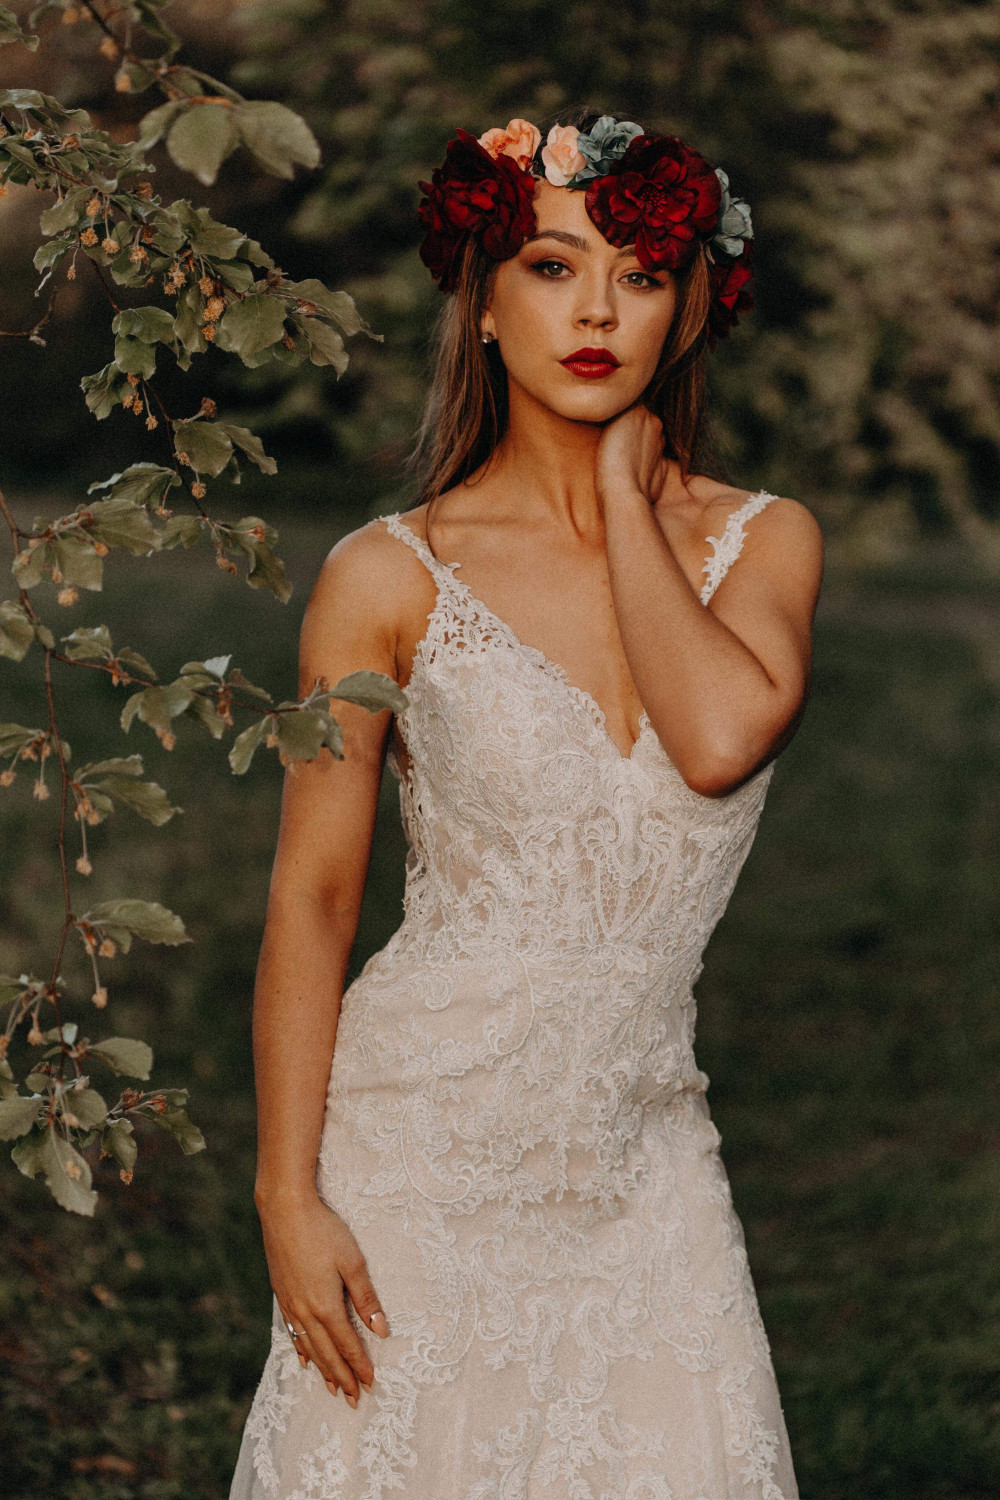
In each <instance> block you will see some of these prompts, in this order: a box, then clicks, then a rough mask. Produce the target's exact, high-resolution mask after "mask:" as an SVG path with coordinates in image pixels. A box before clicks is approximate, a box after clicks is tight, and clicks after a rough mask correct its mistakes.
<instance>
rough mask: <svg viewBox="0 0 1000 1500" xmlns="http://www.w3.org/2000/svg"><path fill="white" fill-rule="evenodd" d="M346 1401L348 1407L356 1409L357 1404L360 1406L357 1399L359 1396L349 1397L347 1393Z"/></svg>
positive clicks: (345, 1395) (345, 1394)
mask: <svg viewBox="0 0 1000 1500" xmlns="http://www.w3.org/2000/svg"><path fill="white" fill-rule="evenodd" d="M344 1399H345V1401H346V1402H347V1404H348V1406H353V1407H355V1408H356V1407H357V1404H358V1398H357V1396H349V1395H348V1394H347V1392H346V1391H345V1392H344Z"/></svg>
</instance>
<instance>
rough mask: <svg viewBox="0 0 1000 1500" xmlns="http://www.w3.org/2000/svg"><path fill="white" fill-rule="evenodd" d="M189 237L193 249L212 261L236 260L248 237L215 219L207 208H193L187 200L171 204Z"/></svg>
mask: <svg viewBox="0 0 1000 1500" xmlns="http://www.w3.org/2000/svg"><path fill="white" fill-rule="evenodd" d="M170 212H171V213H173V214H175V215H176V217H177V219H178V221H179V222H180V224H181V225H182V226H183V228H184V230H185V231H186V233H187V236H188V242H189V244H190V246H191V249H192V250H194V251H196V252H197V253H198V254H199V255H205V256H208V257H209V258H210V259H212V260H235V259H236V257H237V255H238V254H239V251H240V248H241V246H242V245H243V243H244V241H245V239H246V236H245V235H243V234H241V233H240V231H239V230H238V229H233V228H232V227H231V226H230V225H229V224H220V223H219V221H218V220H217V219H213V218H212V215H211V214H210V213H209V211H208V209H207V208H193V207H192V205H191V204H190V203H189V202H188V201H187V199H186V198H178V199H177V200H176V202H174V203H171V204H170Z"/></svg>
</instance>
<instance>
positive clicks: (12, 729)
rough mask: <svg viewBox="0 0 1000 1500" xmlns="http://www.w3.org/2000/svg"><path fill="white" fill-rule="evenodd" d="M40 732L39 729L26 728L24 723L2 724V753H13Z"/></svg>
mask: <svg viewBox="0 0 1000 1500" xmlns="http://www.w3.org/2000/svg"><path fill="white" fill-rule="evenodd" d="M40 733H41V730H39V729H25V727H24V725H23V724H0V755H4V756H8V757H9V756H11V755H13V754H14V752H15V750H20V748H21V746H22V745H26V744H27V743H28V741H29V740H33V739H34V738H35V737H36V735H38V734H40Z"/></svg>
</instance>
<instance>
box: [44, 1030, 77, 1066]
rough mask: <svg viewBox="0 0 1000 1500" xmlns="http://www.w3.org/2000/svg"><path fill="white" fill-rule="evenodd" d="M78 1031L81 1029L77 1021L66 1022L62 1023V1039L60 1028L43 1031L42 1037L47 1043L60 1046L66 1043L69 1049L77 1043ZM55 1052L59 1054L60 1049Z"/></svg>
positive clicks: (48, 1054)
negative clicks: (57, 1043)
mask: <svg viewBox="0 0 1000 1500" xmlns="http://www.w3.org/2000/svg"><path fill="white" fill-rule="evenodd" d="M78 1030H79V1028H78V1026H77V1024H76V1022H75V1021H64V1022H63V1023H62V1037H61V1038H60V1036H59V1027H58V1026H51V1027H50V1028H49V1030H48V1031H43V1032H42V1037H43V1039H44V1040H45V1041H46V1042H59V1043H60V1045H61V1043H62V1042H65V1043H66V1045H67V1046H68V1047H72V1045H73V1043H74V1042H75V1041H76V1033H77V1031H78ZM55 1050H56V1051H57V1052H58V1051H59V1050H60V1049H59V1047H57V1048H56V1049H55ZM45 1055H46V1057H49V1056H51V1053H48V1052H47V1053H46V1054H45Z"/></svg>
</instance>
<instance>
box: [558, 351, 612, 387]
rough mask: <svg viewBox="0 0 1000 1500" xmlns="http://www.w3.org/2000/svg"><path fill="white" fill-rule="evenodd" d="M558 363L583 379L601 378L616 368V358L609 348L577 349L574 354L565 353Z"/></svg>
mask: <svg viewBox="0 0 1000 1500" xmlns="http://www.w3.org/2000/svg"><path fill="white" fill-rule="evenodd" d="M559 363H560V364H561V365H564V366H565V368H566V369H567V370H570V371H571V372H572V374H574V375H581V376H582V377H583V379H584V380H601V379H602V378H603V377H604V376H605V375H612V374H613V373H614V372H615V370H617V368H618V360H617V359H615V357H614V355H613V354H612V353H611V350H610V349H577V351H576V353H575V354H567V356H566V358H565V359H561V360H560V361H559Z"/></svg>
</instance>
